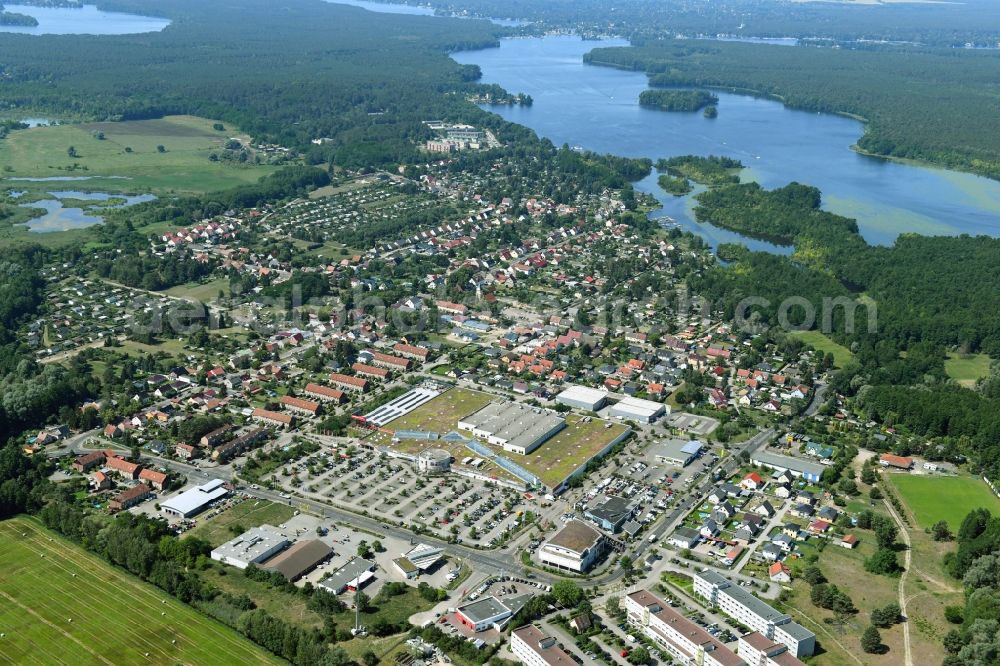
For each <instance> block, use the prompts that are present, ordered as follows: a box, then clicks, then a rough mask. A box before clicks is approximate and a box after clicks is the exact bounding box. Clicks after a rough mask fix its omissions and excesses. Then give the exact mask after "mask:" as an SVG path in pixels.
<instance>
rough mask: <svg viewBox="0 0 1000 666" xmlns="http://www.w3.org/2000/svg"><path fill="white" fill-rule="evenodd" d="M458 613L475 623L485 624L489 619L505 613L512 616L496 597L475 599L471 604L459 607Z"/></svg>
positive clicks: (508, 609) (509, 610)
mask: <svg viewBox="0 0 1000 666" xmlns="http://www.w3.org/2000/svg"><path fill="white" fill-rule="evenodd" d="M458 611H459V612H461V613H462V615H464V616H465V617H467V618H469V619H470V620H472V621H473V622H476V623H479V622H485V621H486V620H489V619H490V618H493V617H497V616H500V615H503V614H505V613H510V614H513V612H512V611H511V609H510V608H508V607H507V606H506V605H505V604H504V603H502V602H501V601H500V600H499V599H497V598H496V597H483V598H482V599H477V600H476V601H473V602H472V603H468V604H465V605H464V606H459V607H458Z"/></svg>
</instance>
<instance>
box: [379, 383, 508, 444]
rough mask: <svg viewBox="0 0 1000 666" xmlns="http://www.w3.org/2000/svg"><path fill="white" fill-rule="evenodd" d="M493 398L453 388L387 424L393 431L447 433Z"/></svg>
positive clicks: (478, 392)
mask: <svg viewBox="0 0 1000 666" xmlns="http://www.w3.org/2000/svg"><path fill="white" fill-rule="evenodd" d="M490 400H492V397H491V396H489V395H488V394H486V393H481V392H480V391H471V390H469V389H464V388H453V389H451V390H449V391H445V392H444V393H442V394H441V395H439V396H438V397H436V398H434V399H433V400H431V401H430V402H427V403H425V404H423V405H421V406H420V407H417V408H416V409H414V410H413V411H412V412H410V413H409V414H406V415H405V416H401V417H399V418H398V419H395V420H394V421H391V422H389V423H388V424H387V426H386V427H388V428H390V429H392V430H427V431H433V432H440V433H446V432H450V431H452V430H455V429H457V428H458V421H459V419H461V418H464V417H466V416H468V415H469V414H472V413H473V412H475V411H478V410H480V409H482V408H483V407H485V406H486V405H487V404H489V402H490Z"/></svg>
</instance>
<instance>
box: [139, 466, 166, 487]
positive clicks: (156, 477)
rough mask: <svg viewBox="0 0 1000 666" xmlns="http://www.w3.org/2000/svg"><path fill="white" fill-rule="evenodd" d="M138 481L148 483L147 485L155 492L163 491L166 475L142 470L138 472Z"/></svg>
mask: <svg viewBox="0 0 1000 666" xmlns="http://www.w3.org/2000/svg"><path fill="white" fill-rule="evenodd" d="M139 479H141V480H142V481H146V482H148V483H149V485H151V486H153V487H154V488H156V489H157V490H163V487H164V486H166V485H167V475H166V474H164V473H163V472H156V471H154V470H151V469H144V470H142V471H141V472H139Z"/></svg>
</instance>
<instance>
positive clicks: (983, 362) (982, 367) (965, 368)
mask: <svg viewBox="0 0 1000 666" xmlns="http://www.w3.org/2000/svg"><path fill="white" fill-rule="evenodd" d="M944 371H945V372H946V373H948V376H949V377H951V378H952V379H954V380H955V381H956V382H958V383H959V384H961V385H962V386H965V387H966V388H972V387H974V386H975V385H976V382H977V381H979V380H980V379H982V378H983V377H986V376H987V375H989V374H990V357H989V356H987V355H986V354H959V353H956V352H949V353H948V358H947V359H946V360H945V362H944Z"/></svg>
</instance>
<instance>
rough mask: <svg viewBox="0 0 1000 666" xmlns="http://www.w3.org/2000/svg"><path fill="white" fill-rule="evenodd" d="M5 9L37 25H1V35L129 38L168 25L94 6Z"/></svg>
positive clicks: (7, 7)
mask: <svg viewBox="0 0 1000 666" xmlns="http://www.w3.org/2000/svg"><path fill="white" fill-rule="evenodd" d="M4 9H5V10H6V11H8V12H14V13H17V14H27V15H28V16H34V17H35V18H36V19H37V20H38V25H36V26H32V27H28V26H16V25H0V32H18V33H23V34H26V35H131V34H135V33H140V32H159V31H160V30H163V29H164V28H166V27H167V26H168V25H170V21H169V20H168V19H164V18H157V17H153V16H139V15H138V14H125V13H122V12H106V11H102V10H100V9H98V8H97V7H96V6H95V5H83V6H82V7H78V8H73V7H33V6H30V5H18V4H9V3H5V4H4Z"/></svg>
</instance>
